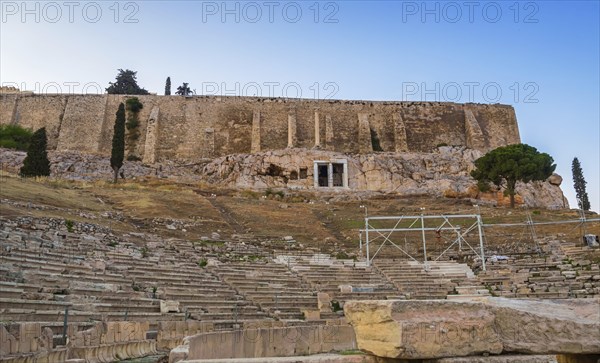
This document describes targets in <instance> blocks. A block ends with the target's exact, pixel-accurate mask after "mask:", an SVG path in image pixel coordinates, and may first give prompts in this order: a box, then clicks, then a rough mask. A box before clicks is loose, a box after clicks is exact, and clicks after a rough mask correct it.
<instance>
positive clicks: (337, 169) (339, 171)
mask: <svg viewBox="0 0 600 363" xmlns="http://www.w3.org/2000/svg"><path fill="white" fill-rule="evenodd" d="M331 166H332V168H331V169H332V182H333V183H332V184H333V186H334V187H343V186H344V164H340V163H332V164H331Z"/></svg>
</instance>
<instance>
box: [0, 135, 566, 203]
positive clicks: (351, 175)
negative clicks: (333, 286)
mask: <svg viewBox="0 0 600 363" xmlns="http://www.w3.org/2000/svg"><path fill="white" fill-rule="evenodd" d="M481 155H482V153H481V152H480V151H477V150H472V149H468V148H464V147H447V146H446V147H439V148H438V149H437V151H435V152H431V153H414V152H412V153H411V152H404V153H391V152H390V153H371V154H344V153H338V152H333V151H326V150H320V149H299V148H295V149H293V148H292V149H283V150H277V151H265V152H258V153H255V154H234V155H229V156H225V157H220V158H216V159H214V160H212V159H203V160H198V161H197V162H196V163H192V164H190V163H178V162H173V161H166V162H160V163H154V164H145V163H140V162H133V161H125V164H124V166H123V168H122V171H123V173H124V175H125V176H126V178H134V177H156V178H170V179H174V180H177V181H181V182H198V181H205V182H207V183H209V184H213V185H216V186H222V187H228V188H238V189H261V188H289V189H300V190H302V189H313V190H314V189H317V188H318V187H317V188H315V180H314V179H315V178H314V175H315V164H314V163H315V161H322V162H324V163H332V164H336V163H337V165H344V163H345V165H346V167H347V171H346V173H347V186H348V187H347V188H344V187H342V188H327V190H328V191H334V192H338V193H339V194H343V193H344V192H346V191H351V192H352V193H353V194H354V195H355V196H354V197H356V195H359V193H356V192H364V193H367V194H369V193H385V194H388V193H389V194H392V195H398V196H423V195H427V196H432V197H447V198H466V199H473V201H474V202H477V203H479V202H481V203H488V204H491V205H509V198H508V197H506V196H504V195H503V193H502V190H496V189H492V191H491V192H488V193H481V192H479V191H478V189H477V186H476V183H475V181H474V180H473V178H471V177H470V175H469V173H470V172H471V170H472V169H473V168H474V164H473V162H474V161H475V160H476V159H477V158H479V157H480V156H481ZM24 158H25V153H24V152H19V151H13V150H7V149H0V163H1V164H2V165H3V167H5V168H9V169H12V170H13V171H14V172H16V171H18V169H19V168H20V167H21V165H22V163H23V159H24ZM49 158H50V161H51V173H52V176H58V177H61V178H65V179H74V180H99V179H106V180H109V179H110V178H111V176H112V170H111V168H110V163H109V162H108V158H107V157H104V156H102V155H97V154H88V153H81V152H52V151H51V152H49ZM559 178H560V176H558V175H556V174H555V175H553V176H552V177H550V178H549V179H548V180H547V181H543V182H532V183H527V184H524V183H517V196H516V200H517V203H518V204H524V205H526V206H528V207H531V208H548V209H562V208H568V207H569V204H568V202H567V200H566V199H565V198H564V196H563V193H562V190H561V189H560V186H559V185H557V184H558V180H559Z"/></svg>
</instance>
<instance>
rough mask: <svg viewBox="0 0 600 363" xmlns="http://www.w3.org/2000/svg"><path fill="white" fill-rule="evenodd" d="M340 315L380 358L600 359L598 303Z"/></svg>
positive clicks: (393, 308) (366, 308) (351, 310)
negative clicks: (579, 356)
mask: <svg viewBox="0 0 600 363" xmlns="http://www.w3.org/2000/svg"><path fill="white" fill-rule="evenodd" d="M344 313H345V315H346V318H347V319H348V321H349V322H350V324H351V325H352V326H353V327H354V331H355V333H356V339H357V343H358V347H359V349H362V350H364V351H367V352H369V353H371V354H374V355H377V356H380V357H386V358H401V359H434V358H443V357H461V356H469V355H479V354H500V353H526V354H598V353H600V302H599V300H598V299H585V300H514V299H505V298H493V297H489V298H486V299H482V301H478V302H454V301H437V300H425V301H405V300H385V301H350V302H346V304H345V306H344Z"/></svg>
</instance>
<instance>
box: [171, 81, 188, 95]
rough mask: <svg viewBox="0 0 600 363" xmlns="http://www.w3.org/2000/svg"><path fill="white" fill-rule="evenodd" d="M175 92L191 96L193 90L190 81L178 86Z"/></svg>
mask: <svg viewBox="0 0 600 363" xmlns="http://www.w3.org/2000/svg"><path fill="white" fill-rule="evenodd" d="M175 94H178V95H181V96H189V95H191V94H192V90H191V89H190V87H189V83H185V82H184V83H183V84H182V85H181V86H179V87H177V92H175Z"/></svg>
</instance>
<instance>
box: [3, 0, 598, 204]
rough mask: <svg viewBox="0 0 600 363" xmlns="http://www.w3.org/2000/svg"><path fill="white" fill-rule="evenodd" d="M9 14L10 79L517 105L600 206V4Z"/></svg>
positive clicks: (145, 4)
mask: <svg viewBox="0 0 600 363" xmlns="http://www.w3.org/2000/svg"><path fill="white" fill-rule="evenodd" d="M1 7H2V19H1V23H0V24H1V25H0V26H1V29H0V30H1V32H0V33H1V34H0V44H1V48H0V53H1V55H0V82H1V83H2V84H4V85H6V84H12V83H17V84H18V85H19V87H21V88H24V89H29V90H35V91H37V92H43V91H47V92H56V89H57V87H55V86H56V85H58V90H59V91H61V92H69V91H70V90H72V91H74V92H76V93H81V92H82V91H83V90H84V89H85V88H84V85H86V84H88V85H89V86H90V87H88V88H87V89H86V90H87V91H88V92H96V87H95V85H96V84H98V85H100V86H101V87H106V86H107V85H108V82H109V81H112V80H113V79H114V76H115V75H116V71H117V69H118V68H129V69H133V70H136V71H138V80H139V83H140V85H142V86H143V87H145V88H146V89H148V90H149V91H151V92H157V93H159V94H162V93H163V90H164V82H165V79H166V77H167V76H170V77H171V79H172V81H173V85H174V88H175V87H176V86H177V85H179V84H181V83H182V82H189V83H190V84H191V88H193V89H196V91H197V92H198V93H202V92H203V91H204V93H223V94H226V93H233V94H237V95H244V94H245V95H251V96H252V95H263V96H269V95H274V96H289V97H296V96H298V95H300V92H301V96H302V97H305V98H314V97H319V98H340V99H369V100H439V101H457V102H468V101H474V102H482V103H495V102H499V103H506V104H511V105H513V106H514V107H515V109H516V113H517V118H518V120H519V126H520V131H521V138H522V140H523V142H525V143H528V144H530V145H533V146H535V147H537V148H538V149H539V150H541V151H544V152H548V153H549V154H551V155H552V156H553V157H554V158H555V160H556V163H557V164H558V167H557V172H558V173H559V174H561V175H562V176H563V177H564V182H563V186H562V187H563V190H564V192H565V194H566V196H567V197H568V199H569V201H570V203H571V206H572V207H574V206H575V205H576V201H575V195H574V191H573V188H572V178H571V171H570V167H571V160H572V159H573V157H575V156H577V157H579V159H580V161H581V163H582V166H583V170H584V175H585V178H586V180H587V182H588V185H587V188H588V193H589V195H590V199H591V203H592V209H594V210H596V211H597V210H599V209H600V190H599V189H600V188H599V185H600V170H599V169H600V146H599V144H600V126H599V124H600V106H599V99H600V73H599V68H600V55H599V44H600V39H599V33H600V25H599V24H600V19H599V13H600V7H599V2H598V1H564V2H561V1H525V2H514V1H510V2H500V1H498V2H490V1H474V2H466V1H457V2H436V1H430V2H423V1H415V2H413V1H380V2H376V1H369V2H367V1H323V2H318V3H316V2H314V1H307V2H302V1H298V2H293V1H257V2H232V1H230V2H227V3H224V2H222V1H214V2H211V1H208V2H207V1H204V2H201V1H180V2H173V1H169V2H167V1H133V2H119V3H116V5H115V2H113V1H107V2H103V1H98V2H86V1H83V2H75V5H64V2H62V1H59V2H54V3H52V2H27V3H26V5H25V7H23V6H22V2H21V1H14V2H13V1H2V2H1ZM71 82H75V83H78V84H74V85H72V86H70V84H71ZM53 85H54V86H53ZM70 87H71V88H70Z"/></svg>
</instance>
